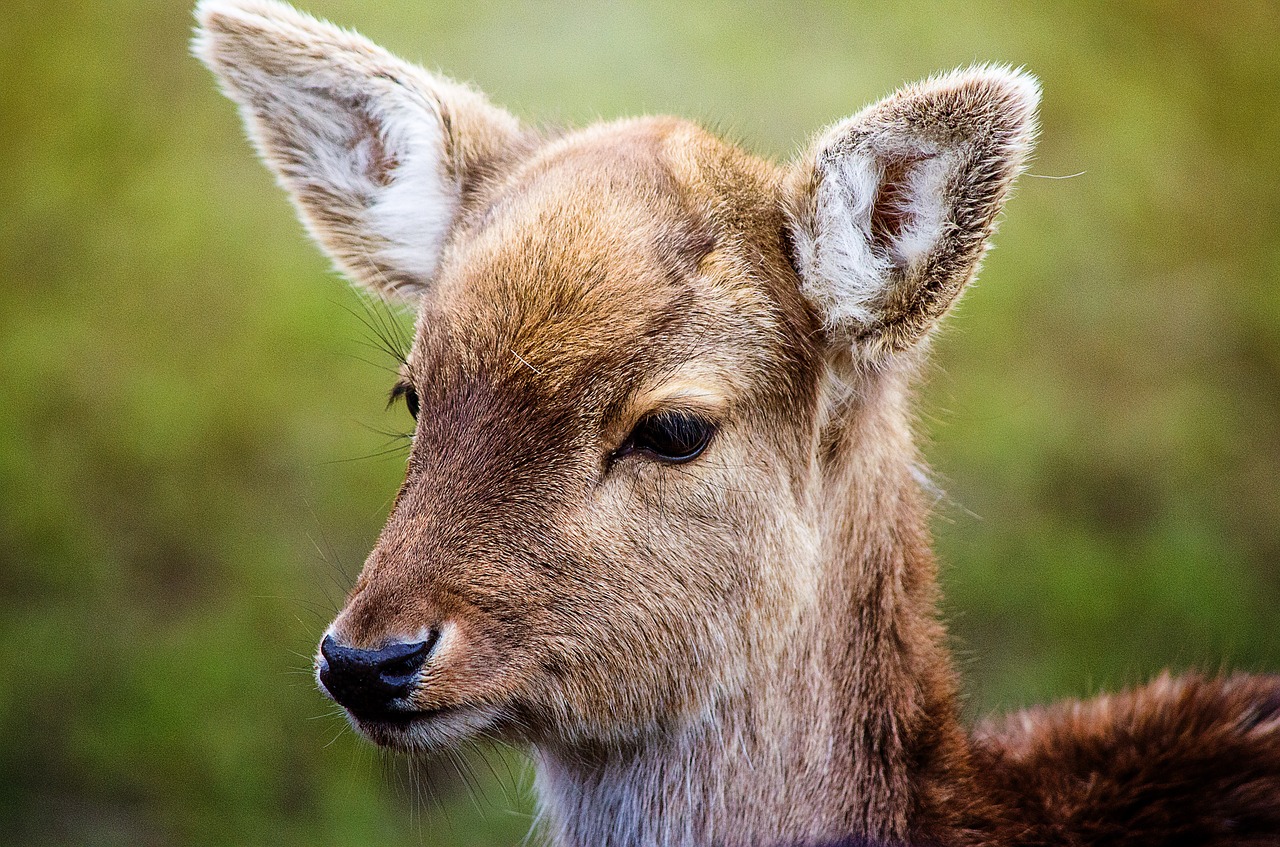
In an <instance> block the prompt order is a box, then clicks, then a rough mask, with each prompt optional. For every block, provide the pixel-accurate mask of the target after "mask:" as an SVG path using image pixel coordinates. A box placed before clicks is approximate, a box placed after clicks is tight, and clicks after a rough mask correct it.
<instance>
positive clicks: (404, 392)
mask: <svg viewBox="0 0 1280 847" xmlns="http://www.w3.org/2000/svg"><path fill="white" fill-rule="evenodd" d="M402 397H403V398H404V405H405V408H407V409H408V410H409V414H411V415H413V419H414V420H415V421H416V420H417V419H418V391H417V389H415V388H414V387H413V384H412V383H410V382H407V381H404V380H402V381H400V382H397V383H396V384H395V385H394V386H392V387H391V397H390V398H389V399H388V400H387V408H390V407H391V406H394V405H395V402H396V401H397V400H399V399H400V398H402Z"/></svg>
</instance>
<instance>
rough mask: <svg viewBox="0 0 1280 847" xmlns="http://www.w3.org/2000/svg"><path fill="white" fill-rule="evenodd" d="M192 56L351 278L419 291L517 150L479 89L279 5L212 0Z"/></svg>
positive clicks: (505, 122)
mask: <svg viewBox="0 0 1280 847" xmlns="http://www.w3.org/2000/svg"><path fill="white" fill-rule="evenodd" d="M196 18H197V20H198V21H199V26H198V28H197V30H196V35H195V39H194V41H193V44H192V49H193V52H194V53H195V54H196V56H198V57H199V58H200V59H201V60H202V61H203V62H204V63H205V64H206V65H208V66H209V68H210V69H211V70H213V72H214V73H215V74H217V76H218V78H219V80H220V81H221V83H222V88H223V90H224V91H225V92H226V94H227V96H229V97H230V98H231V99H232V100H234V101H236V103H238V104H239V105H240V111H241V114H242V115H243V117H244V121H245V125H246V126H247V128H248V131H249V135H250V137H251V138H252V139H253V142H254V144H255V145H256V146H257V148H258V152H259V153H260V154H261V156H262V158H263V160H264V161H265V162H266V163H267V165H268V166H269V167H270V168H271V170H272V171H274V172H275V174H276V176H277V177H278V179H279V181H280V184H281V185H282V186H283V187H284V188H285V190H286V191H288V192H289V195H290V197H291V198H292V199H293V202H294V205H295V206H296V207H297V209H298V214H299V216H300V217H301V218H302V221H303V223H304V224H305V225H306V227H307V229H308V231H310V233H311V235H312V236H313V237H314V238H315V239H316V241H317V242H319V244H320V246H321V247H323V248H324V250H325V251H326V252H327V253H328V254H329V256H330V257H331V258H332V259H333V260H334V262H335V263H336V264H337V265H338V267H339V268H340V269H341V270H342V271H343V272H344V273H346V275H347V276H348V277H349V278H350V279H351V280H353V281H354V282H357V283H360V284H362V285H365V286H367V287H369V288H370V289H373V290H374V291H376V292H378V293H379V294H382V295H383V296H392V295H401V296H405V295H408V296H413V295H416V294H417V293H419V292H421V291H422V290H423V289H424V288H425V287H426V286H427V285H428V284H429V283H430V281H431V279H432V276H433V275H434V273H435V271H436V266H437V264H438V261H439V257H440V252H441V249H442V247H443V245H444V243H445V241H446V239H447V238H448V236H449V233H450V230H451V228H452V226H453V222H454V219H455V217H456V216H457V213H458V210H459V208H460V206H461V205H462V204H463V203H464V202H465V199H466V197H467V194H468V192H469V191H472V190H474V188H475V186H476V184H478V182H479V181H481V180H482V179H483V178H485V176H486V175H489V174H492V173H494V172H495V171H497V170H499V169H500V168H501V166H502V165H503V164H504V162H505V161H507V160H509V159H510V158H511V157H512V156H513V155H515V153H516V152H517V151H518V150H519V149H521V145H522V144H523V143H524V138H525V136H524V133H523V131H522V130H521V128H520V126H519V124H518V123H517V121H516V119H515V118H513V117H512V116H511V115H510V114H508V113H507V112H504V111H502V110H501V109H498V108H495V107H494V106H492V105H490V104H489V103H488V102H487V101H485V99H484V98H483V97H481V96H480V95H479V94H477V93H476V92H474V91H472V90H471V89H469V88H467V87H465V86H462V85H459V84H457V83H454V82H451V81H449V80H445V79H441V78H439V77H436V76H434V75H432V74H429V73H427V72H426V71H424V70H422V69H421V68H418V67H415V66H413V65H410V64H408V63H407V62H404V61H401V60H400V59H397V58H396V57H394V56H392V55H391V54H389V53H387V52H386V51H385V50H382V49H381V48H379V47H377V46H375V45H374V44H372V43H371V42H369V41H368V40H366V39H364V38H363V37H361V36H359V35H357V34H356V33H353V32H347V31H344V30H341V29H338V28H337V27H335V26H333V25H331V24H329V23H326V22H324V21H319V20H316V19H315V18H311V17H309V16H307V15H304V14H302V13H301V12H298V11H296V10H295V9H293V8H292V7H290V6H287V5H285V4H283V3H277V2H272V0H203V2H201V3H200V4H199V6H198V7H197V8H196Z"/></svg>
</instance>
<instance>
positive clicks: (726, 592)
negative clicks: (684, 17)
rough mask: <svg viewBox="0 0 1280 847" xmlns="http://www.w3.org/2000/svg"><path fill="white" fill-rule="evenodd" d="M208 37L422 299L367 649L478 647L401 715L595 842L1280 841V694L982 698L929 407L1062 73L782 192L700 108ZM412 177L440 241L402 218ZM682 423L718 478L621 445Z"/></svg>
mask: <svg viewBox="0 0 1280 847" xmlns="http://www.w3.org/2000/svg"><path fill="white" fill-rule="evenodd" d="M200 19H201V27H202V29H201V32H200V35H199V37H198V42H197V50H198V52H199V53H200V55H201V57H202V58H203V59H204V60H205V61H206V62H208V63H209V64H210V65H211V66H212V67H213V68H214V69H215V70H216V71H217V72H218V73H219V74H220V76H221V77H222V78H223V81H224V85H225V86H226V88H227V90H228V93H229V94H230V95H231V96H232V97H234V98H235V99H236V100H237V101H238V102H240V104H241V106H242V108H243V110H244V114H245V116H246V120H247V121H248V122H249V125H250V127H251V128H252V130H253V133H254V136H255V138H256V139H257V140H258V143H259V146H260V149H261V151H262V153H263V155H264V157H265V158H266V160H267V162H268V164H269V165H271V167H272V168H274V169H275V170H276V172H277V173H278V174H279V175H280V177H281V179H282V181H283V182H284V184H285V186H286V188H288V189H289V190H290V191H291V192H293V194H294V197H295V200H296V202H297V203H298V205H299V208H300V209H301V211H302V214H303V216H304V219H305V220H306V221H307V223H308V224H309V226H311V228H312V230H313V232H315V234H316V236H317V238H318V240H319V241H320V243H321V244H322V245H323V246H324V247H325V248H326V249H327V250H329V252H330V253H331V255H333V256H334V257H335V259H336V260H337V261H338V262H339V263H340V264H341V265H342V266H343V267H345V268H346V269H347V270H348V271H349V272H350V273H351V274H352V276H353V277H354V278H355V279H356V280H357V281H358V282H361V283H363V284H365V285H368V286H371V287H373V288H375V289H376V290H379V291H381V292H383V293H396V292H399V293H404V292H406V291H408V292H412V293H414V294H415V296H416V297H417V305H418V309H419V317H418V328H417V333H416V338H415V340H414V344H413V349H412V352H411V354H410V356H409V360H408V363H407V366H406V368H405V370H404V373H403V378H404V380H405V381H406V383H407V384H408V385H410V386H412V387H413V390H414V391H415V392H416V394H417V396H418V398H419V402H420V412H419V416H418V424H417V430H416V432H415V436H414V445H413V449H412V452H411V456H410V459H409V466H408V471H407V475H406V480H405V483H404V486H403V487H402V489H401V491H400V493H399V496H398V498H397V500H396V503H395V506H394V508H393V511H392V514H391V516H390V518H389V520H388V522H387V525H386V527H385V529H384V530H383V532H382V535H381V537H380V538H379V540H378V543H377V545H376V546H375V548H374V550H373V552H372V553H371V554H370V556H369V559H368V561H367V562H366V565H365V568H364V570H363V572H362V573H361V575H360V578H359V580H358V581H357V583H356V585H355V587H354V588H353V590H352V593H351V595H350V597H349V598H348V601H347V604H346V606H345V608H344V609H343V611H342V613H341V614H340V615H339V616H338V619H337V620H336V621H335V623H334V626H333V627H332V629H331V632H332V633H333V634H334V636H335V637H336V638H340V639H341V640H343V641H345V642H347V643H348V644H351V645H354V646H357V647H370V648H372V647H376V646H379V645H382V644H384V643H386V642H388V641H396V640H413V639H415V638H417V637H419V636H417V635H415V634H417V633H422V632H424V631H428V630H430V631H439V632H440V633H441V634H440V638H439V641H438V642H436V644H437V646H436V648H435V651H434V652H433V653H432V654H431V657H430V660H429V661H428V662H427V664H426V665H425V666H424V668H423V670H422V672H421V676H420V677H419V679H418V682H417V686H416V688H415V690H414V693H413V696H412V702H413V705H414V707H415V708H416V709H418V710H420V712H419V713H418V716H417V717H416V718H415V719H414V720H412V721H407V722H381V721H378V720H361V719H357V718H353V720H354V721H355V723H356V726H357V728H358V729H359V730H360V731H361V732H363V733H365V734H366V735H367V736H368V737H370V738H371V739H372V740H374V741H376V742H378V743H380V744H383V745H387V746H391V747H396V748H402V749H408V750H420V749H432V748H436V747H439V746H443V745H449V744H454V743H457V742H458V741H460V740H462V739H465V738H468V737H470V736H473V735H475V734H477V733H488V734H494V735H499V736H502V737H505V738H507V739H510V740H513V741H517V742H523V743H526V744H528V745H529V746H530V748H531V750H532V752H533V755H534V757H535V759H536V761H537V763H538V781H539V786H540V789H541V792H542V796H543V802H544V803H545V804H546V806H547V810H548V815H547V818H548V828H549V832H550V835H551V836H552V838H553V839H554V840H555V841H556V843H559V844H564V845H604V844H619V845H621V844H637V845H639V844H670V845H674V844H683V845H706V844H723V845H775V844H776V845H783V844H786V845H818V844H835V843H844V844H873V843H876V844H878V843H886V844H902V843H914V844H940V845H943V844H945V845H951V844H955V845H993V846H994V845H1014V844H1112V843H1114V844H1130V843H1132V844H1139V843H1141V844H1175V843H1208V844H1217V843H1229V839H1231V838H1236V839H1238V840H1237V841H1235V842H1230V843H1247V844H1262V843H1276V839H1277V837H1278V834H1280V821H1278V819H1277V816H1278V814H1280V790H1278V785H1280V783H1278V782H1277V781H1278V780H1280V717H1278V715H1280V685H1278V684H1277V683H1276V681H1275V680H1270V679H1263V678H1244V677H1236V678H1231V679H1228V680H1217V681H1209V680H1202V679H1198V678H1187V679H1184V680H1179V681H1173V680H1168V679H1162V680H1160V681H1158V682H1156V683H1154V684H1153V685H1152V686H1151V687H1149V688H1147V689H1143V690H1141V691H1138V692H1135V693H1133V694H1129V695H1122V696H1119V697H1115V698H1110V699H1106V698H1104V699H1101V700H1098V701H1094V702H1092V703H1088V704H1083V705H1080V704H1076V705H1068V706H1062V707H1058V708H1057V709H1054V710H1049V711H1043V712H1038V711H1033V712H1028V713H1024V714H1023V715H1020V716H1015V717H1014V718H1012V719H1011V720H1010V723H1009V725H1008V726H1006V727H1003V728H998V729H997V728H992V727H987V728H984V729H982V730H980V731H979V732H978V733H977V734H976V735H974V736H970V735H969V734H967V733H966V732H965V731H964V729H963V728H962V727H961V725H960V722H959V719H958V717H957V714H956V688H957V683H956V679H955V674H954V671H953V669H952V666H951V662H950V659H949V657H948V654H947V651H946V649H945V633H944V631H943V628H942V626H941V624H940V622H939V620H938V616H937V612H936V602H937V587H936V575H935V566H934V561H933V556H932V553H931V551H930V543H929V535H928V529H927V508H926V505H925V502H924V498H923V496H922V493H921V491H920V486H919V483H918V481H917V478H918V475H919V471H918V468H919V465H920V463H919V457H918V455H917V453H916V451H915V448H914V446H913V441H912V436H911V430H910V425H909V424H910V388H911V385H912V382H913V380H914V377H915V373H916V371H917V369H918V363H919V361H920V359H921V358H922V356H923V351H924V348H925V347H926V346H927V343H926V342H927V336H928V333H929V332H930V330H931V328H932V327H933V326H934V325H935V324H936V323H937V321H938V320H940V319H941V317H942V316H943V314H944V313H945V312H946V311H947V309H948V308H949V307H950V305H951V304H952V303H953V302H954V301H955V299H956V298H957V297H958V296H959V294H960V292H961V290H962V289H963V288H964V286H965V284H966V283H967V282H968V281H969V280H970V279H972V277H973V275H974V274H975V273H976V269H977V266H978V263H979V261H980V259H981V256H982V253H983V251H984V250H985V246H986V243H987V238H988V236H989V235H990V233H991V231H992V228H993V226H994V221H995V219H996V216H997V214H998V213H999V211H1000V209H1001V207H1002V205H1003V203H1004V200H1005V198H1006V196H1007V193H1008V189H1009V186H1010V184H1011V183H1012V180H1013V179H1014V177H1015V176H1016V174H1017V173H1018V171H1019V170H1020V168H1021V167H1022V165H1023V163H1024V161H1025V158H1026V155H1027V152H1028V151H1029V149H1030V144H1031V139H1032V136H1033V134H1034V102H1035V94H1034V85H1033V84H1032V83H1030V82H1029V81H1028V80H1027V79H1026V78H1025V77H1022V76H1019V75H1017V74H1012V73H1010V72H1007V71H999V70H991V69H977V70H973V71H969V72H964V73H958V74H953V75H950V76H947V77H943V78H940V79H938V80H933V81H929V82H927V83H923V84H921V85H918V86H914V87H908V88H907V89H904V90H903V91H902V92H900V93H899V94H897V95H895V96H894V97H892V98H890V99H889V100H886V101H884V102H883V103H881V104H877V105H875V106H873V107H871V108H870V109H868V110H865V111H864V112H862V113H860V114H859V115H857V116H855V117H854V118H851V119H849V121H846V122H843V123H841V124H838V125H837V126H836V127H834V128H832V129H831V130H829V131H828V132H827V133H826V134H825V135H824V136H822V137H820V138H819V139H818V141H817V142H816V143H815V145H814V147H813V149H811V150H810V151H809V153H808V154H806V156H804V157H802V159H801V160H800V161H799V162H797V163H796V164H794V165H792V166H790V167H787V168H782V167H779V166H776V165H774V164H772V163H768V162H764V161H761V160H758V159H756V158H753V157H751V156H749V155H747V154H745V153H743V152H742V151H740V150H738V149H736V148H735V147H733V146H731V145H728V144H726V143H724V142H722V141H721V140H719V139H717V138H715V137H713V136H712V135H710V134H708V133H706V132H704V131H703V130H701V129H699V128H697V127H695V126H692V125H691V124H688V123H686V122H683V121H679V120H676V119H672V118H648V119H640V120H633V121H621V122H617V123H612V124H605V125H600V126H595V127H591V128H589V129H586V130H583V131H580V132H574V133H567V134H565V135H563V136H561V137H558V138H554V139H550V138H539V137H537V136H536V135H535V134H533V133H531V132H529V131H528V130H525V129H523V128H521V127H519V126H518V125H517V124H515V123H514V119H510V118H509V116H505V113H503V112H501V111H500V110H496V109H495V108H494V107H492V106H489V105H488V104H487V103H484V102H483V100H481V99H480V98H479V96H478V95H476V94H474V93H473V92H470V91H466V90H464V89H460V88H459V87H457V86H454V85H453V84H452V83H448V82H447V81H441V80H438V79H437V78H435V77H432V76H430V75H428V74H426V73H425V72H423V71H421V70H419V69H416V68H412V67H411V66H407V65H404V64H403V63H400V62H399V60H396V59H394V58H392V57H389V56H387V55H386V54H385V53H383V52H382V51H380V50H379V49H378V48H376V47H374V46H373V45H371V44H369V43H368V42H365V41H364V40H363V39H360V38H359V37H358V36H355V35H354V34H351V33H344V32H341V31H339V30H336V29H335V28H332V27H330V26H328V25H327V24H322V23H320V22H317V21H314V20H312V19H310V18H307V17H305V16H303V15H300V14H299V13H297V12H294V11H293V10H291V9H287V7H282V6H279V5H277V4H274V3H270V2H266V0H243V2H241V3H239V4H236V3H232V2H228V0H210V1H209V2H206V3H205V4H204V5H203V6H202V7H201V11H200ZM389 77H393V79H391V81H390V84H389V83H388V78H389ZM348 108H349V111H348ZM317 127H319V129H317ZM406 127H408V128H410V129H414V128H416V129H415V130H414V131H419V135H418V136H414V135H412V133H411V132H409V130H407V129H406ZM414 138H418V139H423V138H425V139H436V141H432V142H431V144H434V145H435V146H434V147H432V146H431V144H426V143H425V142H421V141H413V139H414ZM406 139H410V140H409V141H406ZM411 142H412V143H411ZM415 145H416V146H415ZM424 145H425V146H424ZM353 151H355V152H353ZM407 161H412V162H414V163H416V164H415V167H416V170H415V169H413V168H410V167H409V166H407V165H406V164H405V162H407ZM308 167H309V168H311V170H306V168H308ZM442 175H443V176H442ZM412 179H417V180H421V181H422V183H421V185H422V187H423V190H424V191H427V192H428V193H430V196H433V197H439V198H441V201H440V205H439V207H438V208H435V207H433V208H423V209H421V211H420V214H422V215H423V220H424V224H423V226H424V230H425V229H430V228H431V227H434V228H437V229H438V228H440V227H444V230H443V231H444V232H446V235H445V236H444V237H443V238H441V239H439V240H438V244H437V242H436V241H431V240H430V239H426V240H425V241H424V244H427V245H428V246H429V245H431V244H436V247H437V248H438V249H435V250H427V249H425V248H423V245H421V244H418V243H416V242H415V240H414V236H413V231H414V230H413V227H412V224H413V220H409V221H407V222H405V223H406V224H407V226H400V225H398V224H396V223H395V222H392V224H387V222H386V220H385V219H384V218H383V217H379V214H380V213H378V210H379V209H385V208H386V207H387V206H386V204H385V202H384V200H385V196H386V195H385V193H384V192H385V191H387V190H395V189H396V188H397V187H398V186H399V187H403V186H405V185H408V186H409V187H410V188H412V187H413V185H414V183H410V182H406V181H408V180H412ZM352 186H354V188H352ZM397 202H402V201H397ZM380 203H382V204H383V205H382V206H380V205H379V204H380ZM410 212H411V213H416V212H415V211H414V207H410ZM431 231H433V232H434V231H435V229H432V230H431ZM401 242H403V243H401ZM388 244H390V245H391V248H393V249H390V250H388ZM402 248H403V249H402ZM420 248H421V249H420ZM405 249H407V250H408V251H409V252H408V253H404V252H403V251H404V250H405ZM397 250H400V252H396V251H397ZM370 255H376V256H377V257H378V258H377V259H369V258H368V256H370ZM399 255H408V256H410V258H412V259H414V260H415V261H416V264H415V265H414V269H413V270H412V271H410V270H406V269H405V268H401V267H396V266H394V263H393V262H392V259H394V257H396V256H399ZM388 257H390V258H388ZM859 262H861V263H862V264H858V263H859ZM846 271H847V272H848V273H849V274H850V275H851V276H849V278H846V277H845V276H844V274H845V272H846ZM851 280H852V282H851ZM672 409H675V410H693V411H697V412H698V413H699V414H702V415H705V416H708V417H710V418H711V419H713V420H714V421H715V423H716V424H717V426H718V429H717V431H716V434H715V435H714V437H713V439H712V441H711V442H710V444H709V445H708V447H707V449H706V451H705V453H704V454H703V455H702V456H700V457H699V458H697V459H696V460H694V461H692V462H689V463H688V464H683V465H667V464H663V463H661V462H658V461H653V460H649V459H645V458H644V457H642V456H637V455H634V454H630V455H619V454H616V453H615V451H616V450H617V448H618V446H619V445H620V444H621V443H623V441H624V440H625V439H626V438H627V435H628V433H630V432H631V431H632V429H633V427H635V425H636V423H637V421H639V420H641V419H642V418H643V417H644V416H645V415H646V414H648V413H650V412H653V411H655V410H672ZM1215 839H1216V840H1215ZM1268 839H1270V840H1269V841H1268Z"/></svg>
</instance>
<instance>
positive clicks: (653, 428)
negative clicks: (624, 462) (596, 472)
mask: <svg viewBox="0 0 1280 847" xmlns="http://www.w3.org/2000/svg"><path fill="white" fill-rule="evenodd" d="M715 432H716V425H715V424H714V423H712V422H711V421H709V420H707V419H706V418H704V417H701V416H699V415H695V414H690V413H688V412H656V413H654V414H651V415H646V416H645V417H643V418H641V419H640V423H638V424H636V427H635V429H633V430H632V431H631V434H630V435H629V436H627V440H626V441H624V442H623V444H622V446H621V447H619V448H618V449H617V450H616V451H614V454H613V456H614V458H615V459H616V458H619V457H621V456H625V455H627V454H628V453H643V454H645V455H647V456H650V457H652V458H654V459H658V460H660V461H663V462H670V463H671V464H680V463H682V462H689V461H692V460H694V459H696V458H698V456H699V455H701V453H702V451H703V450H705V449H706V447H707V443H708V442H710V441H711V436H713V435H715Z"/></svg>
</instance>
